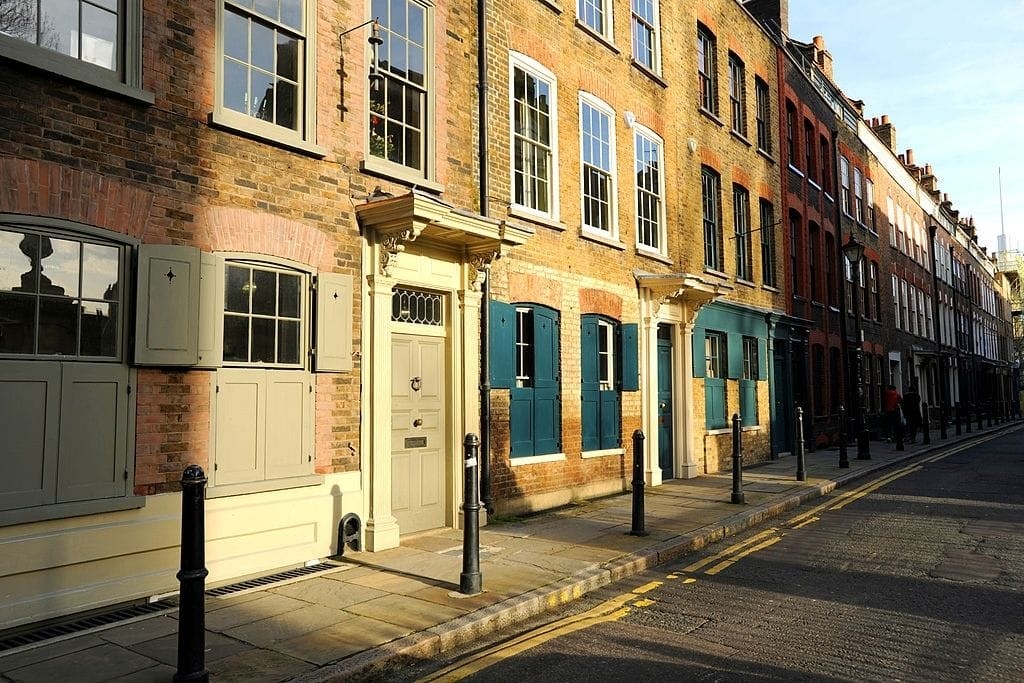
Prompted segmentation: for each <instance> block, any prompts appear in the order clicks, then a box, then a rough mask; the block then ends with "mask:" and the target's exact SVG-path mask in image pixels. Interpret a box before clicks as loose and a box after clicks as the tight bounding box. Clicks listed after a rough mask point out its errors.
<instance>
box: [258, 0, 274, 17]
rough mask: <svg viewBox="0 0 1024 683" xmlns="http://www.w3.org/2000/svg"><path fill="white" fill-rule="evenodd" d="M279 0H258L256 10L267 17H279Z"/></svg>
mask: <svg viewBox="0 0 1024 683" xmlns="http://www.w3.org/2000/svg"><path fill="white" fill-rule="evenodd" d="M277 7H278V5H277V0H256V5H255V10H256V11H257V12H259V13H260V14H262V15H263V16H265V17H269V18H271V19H277Z"/></svg>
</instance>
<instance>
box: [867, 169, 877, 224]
mask: <svg viewBox="0 0 1024 683" xmlns="http://www.w3.org/2000/svg"><path fill="white" fill-rule="evenodd" d="M864 202H865V207H866V211H865V213H866V215H867V226H868V229H869V230H871V232H877V227H876V226H875V184H874V183H873V182H872V181H871V179H870V178H867V177H865V178H864Z"/></svg>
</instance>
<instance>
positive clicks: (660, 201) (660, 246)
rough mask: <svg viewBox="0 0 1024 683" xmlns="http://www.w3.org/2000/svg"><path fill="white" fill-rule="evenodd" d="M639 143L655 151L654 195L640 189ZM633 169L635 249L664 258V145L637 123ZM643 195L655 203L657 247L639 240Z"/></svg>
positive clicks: (635, 127)
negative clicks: (649, 146)
mask: <svg viewBox="0 0 1024 683" xmlns="http://www.w3.org/2000/svg"><path fill="white" fill-rule="evenodd" d="M641 141H645V142H647V143H649V144H651V145H653V146H654V147H655V149H656V151H657V157H658V158H657V160H656V161H657V164H658V168H657V171H658V172H657V182H658V187H657V192H656V193H653V192H650V191H649V190H648V189H646V188H641V187H640V172H641V165H642V164H643V162H642V160H641V158H640V144H641ZM644 165H645V164H644ZM633 168H634V171H635V173H634V175H635V176H636V182H635V183H634V184H633V193H634V195H633V205H634V206H635V207H636V248H637V249H638V250H640V251H646V252H651V253H655V254H659V255H661V256H664V255H665V254H667V253H668V239H667V235H666V229H665V225H666V224H665V143H664V141H663V140H662V139H661V137H660V136H659V135H658V134H657V133H655V132H654V131H652V130H651V129H650V128H647V127H646V126H643V125H641V124H639V123H635V124H633ZM645 195H646V196H649V197H653V198H654V201H655V202H656V203H657V208H658V220H657V224H656V225H655V226H654V230H655V231H656V239H657V246H651V245H649V244H644V242H643V241H642V240H641V238H640V236H641V232H642V231H641V228H640V226H641V223H640V220H641V215H640V198H641V197H642V196H645Z"/></svg>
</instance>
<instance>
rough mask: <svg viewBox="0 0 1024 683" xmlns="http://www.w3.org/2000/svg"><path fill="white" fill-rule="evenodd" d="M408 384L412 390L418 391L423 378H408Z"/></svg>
mask: <svg viewBox="0 0 1024 683" xmlns="http://www.w3.org/2000/svg"><path fill="white" fill-rule="evenodd" d="M409 386H411V387H412V390H413V391H419V390H420V387H421V386H423V378H421V377H413V378H412V379H411V380H409Z"/></svg>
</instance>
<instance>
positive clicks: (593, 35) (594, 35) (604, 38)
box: [576, 19, 622, 54]
mask: <svg viewBox="0 0 1024 683" xmlns="http://www.w3.org/2000/svg"><path fill="white" fill-rule="evenodd" d="M576 28H578V29H581V30H582V31H583V32H584V33H586V34H587V35H589V36H590V37H591V38H593V39H594V40H596V41H597V42H599V43H601V44H602V45H604V46H605V47H606V48H608V49H609V50H611V51H612V52H614V53H615V54H621V53H622V50H620V49H619V48H618V46H617V45H616V44H615V43H613V42H612V41H611V40H609V39H608V37H607V36H603V35H601V34H600V33H598V32H597V31H595V30H594V29H592V28H590V27H589V26H587V25H586V24H584V23H583V22H582V21H580V20H579V19H577V20H576Z"/></svg>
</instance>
